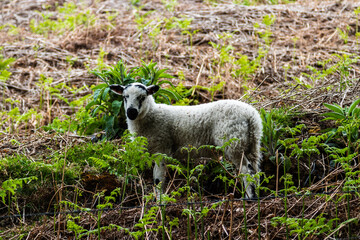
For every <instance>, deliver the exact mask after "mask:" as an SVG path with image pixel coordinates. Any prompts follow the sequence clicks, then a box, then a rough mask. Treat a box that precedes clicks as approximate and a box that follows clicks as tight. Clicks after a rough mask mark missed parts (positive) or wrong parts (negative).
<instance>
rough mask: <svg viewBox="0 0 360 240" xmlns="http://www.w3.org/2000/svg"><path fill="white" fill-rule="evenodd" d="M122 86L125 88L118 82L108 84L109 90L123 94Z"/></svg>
mask: <svg viewBox="0 0 360 240" xmlns="http://www.w3.org/2000/svg"><path fill="white" fill-rule="evenodd" d="M124 88H125V87H124V86H121V85H119V84H113V85H110V89H111V91H113V92H114V93H116V94H119V95H122V94H123V91H124Z"/></svg>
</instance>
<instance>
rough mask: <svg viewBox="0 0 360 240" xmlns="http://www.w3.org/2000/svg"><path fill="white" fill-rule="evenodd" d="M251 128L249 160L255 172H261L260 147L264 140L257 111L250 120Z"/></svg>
mask: <svg viewBox="0 0 360 240" xmlns="http://www.w3.org/2000/svg"><path fill="white" fill-rule="evenodd" d="M248 126H249V132H248V134H249V139H248V140H249V142H248V143H249V145H248V155H247V157H248V159H249V161H250V163H251V165H252V167H253V168H254V170H255V172H259V171H260V164H261V160H262V156H261V152H260V145H261V138H262V121H261V117H260V115H259V113H258V112H257V111H256V110H255V111H254V114H253V115H252V116H250V117H249V118H248Z"/></svg>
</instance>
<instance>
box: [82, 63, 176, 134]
mask: <svg viewBox="0 0 360 240" xmlns="http://www.w3.org/2000/svg"><path fill="white" fill-rule="evenodd" d="M156 65H157V63H154V62H150V63H149V64H145V63H144V64H142V66H140V67H135V68H132V69H130V70H127V68H126V65H125V64H124V63H123V62H122V61H119V62H118V63H117V64H116V65H114V66H112V67H110V68H109V69H108V70H101V71H98V70H94V71H92V73H93V74H94V75H95V76H97V77H98V78H100V79H101V80H102V81H103V82H104V83H103V84H99V85H97V86H95V87H93V88H92V90H93V91H94V94H93V98H92V100H91V101H90V102H89V103H88V104H87V106H86V110H91V115H92V116H93V117H96V118H97V119H98V120H99V122H98V126H97V127H98V128H100V129H104V130H105V132H106V136H105V137H106V138H108V139H112V138H115V137H119V136H120V135H121V134H122V132H123V131H124V130H125V129H126V123H125V119H126V117H125V112H124V107H123V106H124V102H123V99H122V96H119V95H116V94H114V93H112V92H111V91H110V88H109V86H110V85H111V84H120V85H127V84H130V83H134V82H140V83H142V84H144V85H146V86H149V85H159V86H162V85H165V84H168V85H170V86H172V87H173V85H172V83H171V82H170V81H168V80H161V79H162V78H172V76H171V75H169V74H167V73H165V71H166V70H167V69H158V68H157V67H156ZM154 97H155V100H156V101H158V102H159V101H160V102H167V103H170V102H171V101H172V100H178V99H180V98H181V97H180V95H179V94H178V93H177V92H176V91H173V90H171V89H166V88H161V89H160V90H159V91H158V92H157V93H156V94H155V95H154Z"/></svg>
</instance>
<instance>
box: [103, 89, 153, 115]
mask: <svg viewBox="0 0 360 240" xmlns="http://www.w3.org/2000/svg"><path fill="white" fill-rule="evenodd" d="M110 89H111V90H112V91H113V92H115V93H116V94H119V95H122V96H123V98H124V103H125V104H124V105H125V112H126V116H127V117H128V119H130V120H135V119H136V118H137V117H138V116H139V115H140V114H141V112H142V111H143V109H144V104H146V100H147V98H148V96H150V95H152V94H154V93H156V92H157V91H158V90H159V86H157V85H151V86H149V87H146V86H145V85H143V84H141V83H131V84H129V85H126V86H121V85H117V84H113V85H111V86H110Z"/></svg>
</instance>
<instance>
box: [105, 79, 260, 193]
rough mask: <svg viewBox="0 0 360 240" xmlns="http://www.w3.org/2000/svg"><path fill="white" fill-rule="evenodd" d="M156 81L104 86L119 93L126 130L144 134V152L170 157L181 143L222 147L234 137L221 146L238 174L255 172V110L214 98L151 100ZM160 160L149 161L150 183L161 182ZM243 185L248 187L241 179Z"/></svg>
mask: <svg viewBox="0 0 360 240" xmlns="http://www.w3.org/2000/svg"><path fill="white" fill-rule="evenodd" d="M159 88H160V87H159V86H157V85H151V86H148V87H147V86H145V85H143V84H141V83H132V84H129V85H126V86H121V85H117V84H114V85H111V86H110V89H111V90H112V91H113V92H115V93H117V94H119V95H122V96H123V99H124V103H125V104H124V105H125V112H126V116H127V125H128V128H129V130H130V132H131V133H135V134H136V135H138V136H144V137H146V138H147V139H148V150H149V152H150V153H163V154H167V155H168V156H172V157H174V156H176V155H177V153H178V152H179V151H180V149H181V148H182V147H186V146H189V145H190V146H194V147H200V146H202V145H214V146H223V144H224V143H225V142H228V141H229V140H230V139H233V138H236V139H238V140H237V141H233V142H231V144H230V145H229V146H227V147H226V148H225V150H224V154H225V158H226V159H229V160H231V161H232V162H233V163H234V164H235V165H236V166H237V167H238V168H239V167H240V165H242V166H241V167H242V168H241V173H250V174H254V172H259V171H260V163H261V153H260V140H261V136H262V122H261V118H260V115H259V113H258V111H257V110H256V109H255V108H254V107H252V106H250V105H249V104H246V103H244V102H240V101H236V100H219V101H216V102H211V103H206V104H200V105H196V106H170V105H165V104H157V103H155V101H154V98H153V96H152V95H153V94H154V93H156V92H157V91H158V90H159ZM165 173H166V167H165V163H164V162H161V163H160V164H155V167H154V169H153V177H154V182H155V184H159V183H164V182H165ZM243 181H244V186H248V183H247V181H246V178H245V177H244V178H243ZM246 194H247V196H248V197H250V198H252V197H254V186H253V185H252V184H250V187H247V189H246Z"/></svg>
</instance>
